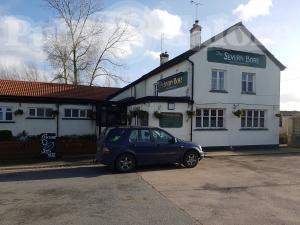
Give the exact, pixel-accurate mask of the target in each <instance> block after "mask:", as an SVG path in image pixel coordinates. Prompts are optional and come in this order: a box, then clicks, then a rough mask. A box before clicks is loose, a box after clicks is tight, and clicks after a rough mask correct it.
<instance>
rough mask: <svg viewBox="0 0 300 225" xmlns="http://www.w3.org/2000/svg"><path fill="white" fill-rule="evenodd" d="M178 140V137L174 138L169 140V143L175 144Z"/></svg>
mask: <svg viewBox="0 0 300 225" xmlns="http://www.w3.org/2000/svg"><path fill="white" fill-rule="evenodd" d="M176 142H177V140H176V138H175V137H174V138H172V139H171V140H170V141H169V144H175V143H176Z"/></svg>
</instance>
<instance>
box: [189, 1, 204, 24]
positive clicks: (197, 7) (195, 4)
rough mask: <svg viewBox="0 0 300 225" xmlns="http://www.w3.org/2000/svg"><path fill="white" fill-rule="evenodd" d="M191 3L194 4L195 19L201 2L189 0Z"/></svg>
mask: <svg viewBox="0 0 300 225" xmlns="http://www.w3.org/2000/svg"><path fill="white" fill-rule="evenodd" d="M191 4H192V5H194V6H195V20H198V19H199V18H198V13H199V6H202V5H203V4H202V3H201V2H198V1H195V0H191Z"/></svg>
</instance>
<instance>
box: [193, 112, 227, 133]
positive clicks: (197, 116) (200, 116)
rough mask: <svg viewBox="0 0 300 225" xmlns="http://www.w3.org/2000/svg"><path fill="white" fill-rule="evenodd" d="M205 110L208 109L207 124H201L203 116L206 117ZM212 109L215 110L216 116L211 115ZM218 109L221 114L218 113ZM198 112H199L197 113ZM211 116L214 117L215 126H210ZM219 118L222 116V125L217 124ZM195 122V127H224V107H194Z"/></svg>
mask: <svg viewBox="0 0 300 225" xmlns="http://www.w3.org/2000/svg"><path fill="white" fill-rule="evenodd" d="M205 110H208V111H209V114H208V126H204V124H203V120H204V117H207V116H204V111H205ZM213 110H216V116H212V113H211V112H212V111H213ZM219 111H222V116H221V115H219ZM199 112H201V113H200V114H199ZM212 117H216V126H215V127H212V126H211V118H212ZM220 118H223V126H222V127H221V126H218V124H219V119H220ZM199 119H200V126H197V120H199ZM195 123H196V128H197V129H212V130H213V129H225V109H222V108H198V109H196V119H195Z"/></svg>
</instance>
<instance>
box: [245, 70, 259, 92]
mask: <svg viewBox="0 0 300 225" xmlns="http://www.w3.org/2000/svg"><path fill="white" fill-rule="evenodd" d="M244 77H245V78H246V79H244ZM250 77H252V91H249V83H251V81H250ZM255 80H256V74H255V73H248V72H243V73H242V93H253V94H254V93H255V88H256V87H255V86H256V81H255ZM244 82H246V90H243V83H244Z"/></svg>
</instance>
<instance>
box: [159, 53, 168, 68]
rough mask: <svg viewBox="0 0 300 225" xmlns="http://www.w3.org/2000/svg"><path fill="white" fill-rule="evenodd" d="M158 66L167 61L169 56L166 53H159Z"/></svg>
mask: <svg viewBox="0 0 300 225" xmlns="http://www.w3.org/2000/svg"><path fill="white" fill-rule="evenodd" d="M159 56H160V65H162V64H164V63H166V62H168V61H169V54H168V53H167V52H162V53H160V55H159Z"/></svg>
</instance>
